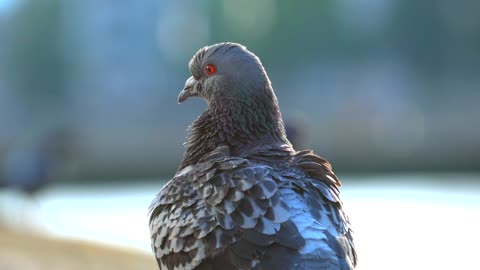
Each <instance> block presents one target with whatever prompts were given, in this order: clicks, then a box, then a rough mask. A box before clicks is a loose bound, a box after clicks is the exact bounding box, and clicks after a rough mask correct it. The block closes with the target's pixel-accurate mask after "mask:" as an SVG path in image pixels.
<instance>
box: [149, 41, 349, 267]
mask: <svg viewBox="0 0 480 270" xmlns="http://www.w3.org/2000/svg"><path fill="white" fill-rule="evenodd" d="M207 65H208V66H207ZM189 68H190V71H191V73H192V77H190V78H189V79H188V80H187V83H186V85H185V88H184V89H183V90H182V92H181V93H180V96H179V102H183V101H184V100H186V99H187V98H189V97H192V96H198V97H201V98H203V99H205V100H206V102H207V103H208V108H207V110H206V111H205V112H203V113H202V115H201V116H200V117H199V118H198V119H197V120H195V122H194V123H193V124H192V126H191V127H190V133H189V135H188V138H187V141H186V150H185V154H184V158H183V161H182V163H181V165H180V168H179V169H178V171H177V173H176V174H175V176H174V177H173V179H171V180H170V181H169V182H168V183H167V184H166V185H165V186H164V187H163V188H162V189H161V191H160V193H159V194H158V195H157V197H156V198H155V199H154V200H153V202H152V204H151V206H150V231H151V238H152V248H153V251H154V253H155V257H156V259H157V262H158V265H159V267H160V269H257V270H259V269H328V270H330V269H332V270H333V269H340V270H347V269H353V268H354V266H355V265H356V261H357V258H356V253H355V249H354V244H353V239H352V231H351V227H350V223H349V221H348V218H347V216H346V214H345V213H344V211H343V210H342V202H341V200H340V198H339V187H340V181H339V180H338V178H337V177H336V176H335V174H334V173H333V171H332V169H331V166H330V164H329V163H328V162H327V161H326V160H325V159H323V158H321V157H319V156H317V155H315V154H314V153H313V152H312V151H310V150H306V151H299V152H297V151H295V150H294V149H293V147H292V146H291V144H290V142H289V141H288V140H287V138H286V135H285V128H284V125H283V122H282V119H281V114H280V110H279V107H278V102H277V99H276V97H275V94H274V92H273V89H272V86H271V83H270V80H269V79H268V76H267V74H266V72H265V70H264V68H263V66H262V64H261V63H260V60H259V59H258V58H257V57H256V56H255V55H254V54H253V53H251V52H249V51H248V50H247V49H246V48H245V47H243V46H241V45H239V44H235V43H220V44H215V45H212V46H209V47H205V48H202V49H200V50H199V51H198V52H197V53H196V54H195V55H194V56H193V58H192V60H191V61H190V64H189Z"/></svg>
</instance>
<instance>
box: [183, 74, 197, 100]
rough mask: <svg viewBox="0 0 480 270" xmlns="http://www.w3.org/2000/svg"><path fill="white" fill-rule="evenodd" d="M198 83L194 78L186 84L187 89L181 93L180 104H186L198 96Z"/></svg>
mask: <svg viewBox="0 0 480 270" xmlns="http://www.w3.org/2000/svg"><path fill="white" fill-rule="evenodd" d="M196 83H197V80H195V78H194V77H193V76H192V77H190V78H188V80H187V81H186V82H185V87H184V88H183V90H182V91H181V92H180V95H178V103H182V102H184V101H185V100H187V99H188V98H189V97H196V96H198V93H197V91H196V87H195V84H196Z"/></svg>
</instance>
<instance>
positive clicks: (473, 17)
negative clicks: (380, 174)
mask: <svg viewBox="0 0 480 270" xmlns="http://www.w3.org/2000/svg"><path fill="white" fill-rule="evenodd" d="M2 2H4V3H7V2H8V4H3V5H2ZM479 3H480V2H478V1H456V2H453V1H447V0H426V1H413V0H407V1H405V0H389V1H380V0H358V1H357V0H343V1H333V0H328V1H287V0H265V1H254V0H248V1H235V0H225V1H220V0H212V1H207V0H203V1H157V0H147V1H142V2H141V3H139V2H136V1H133V0H126V1H120V2H119V1H114V0H107V1H94V0H85V1H80V0H72V1H61V0H38V1H37V0H0V124H1V126H0V162H1V163H2V164H10V163H9V161H8V160H11V158H10V157H12V155H15V154H14V153H17V152H18V151H24V149H30V150H28V151H34V150H33V149H45V148H44V147H41V145H43V144H44V142H45V141H49V143H48V144H49V145H50V144H51V143H52V142H51V140H50V139H45V138H57V137H58V136H55V135H50V134H58V133H61V134H63V135H62V136H60V137H61V139H59V140H58V144H59V145H61V147H60V148H61V149H62V150H61V151H60V152H61V154H55V155H50V154H45V155H46V156H49V158H48V160H49V162H46V163H45V164H47V163H48V164H49V165H48V168H45V170H47V171H50V173H48V175H54V176H50V178H54V179H55V180H58V181H73V180H75V181H77V180H82V181H85V180H96V179H121V178H123V179H131V178H136V177H152V178H153V177H167V176H171V175H172V174H173V172H174V171H175V169H176V167H177V164H178V162H179V160H180V158H181V152H182V146H181V143H182V141H183V139H184V137H185V134H186V133H185V129H186V127H187V126H188V124H190V123H191V122H192V121H193V120H194V119H195V117H196V116H197V115H198V114H199V113H200V112H201V111H202V109H203V108H204V107H205V104H204V103H203V102H201V101H199V100H193V101H189V102H187V103H186V104H182V105H181V106H178V105H177V104H176V96H177V95H178V92H179V91H180V89H181V88H182V87H183V85H184V80H185V79H186V78H187V77H188V76H189V75H188V69H187V63H188V60H189V59H190V57H191V56H192V55H193V54H194V53H195V51H196V50H197V49H199V48H200V47H202V46H205V45H208V44H212V43H215V42H220V41H233V42H240V43H242V44H244V45H246V46H247V47H248V48H249V49H250V50H252V51H253V52H255V53H256V54H257V55H258V56H259V57H260V58H261V59H262V62H263V63H264V65H265V67H266V69H267V72H268V73H269V75H270V78H271V80H272V82H273V85H274V88H275V90H276V92H277V94H278V97H279V100H280V104H281V107H282V112H283V115H284V118H285V120H286V122H287V123H288V125H289V127H290V129H291V131H293V132H294V134H297V138H296V139H297V140H296V142H295V143H296V144H297V145H298V146H299V147H300V148H302V147H307V148H313V149H315V150H316V151H317V153H319V154H321V155H323V156H325V157H326V158H327V159H329V160H330V161H331V162H332V163H333V164H334V169H335V170H336V171H337V172H346V171H355V172H377V171H447V170H454V171H459V170H462V171H464V170H478V169H480V162H479V161H478V160H479V158H480V154H479V153H480V151H479V150H480V125H479V118H480V107H479V106H478V103H479V102H480V90H479V85H480V76H479V75H480V19H479V18H478V15H477V11H478V10H479V8H480V4H479ZM54 144H55V141H54ZM47 148H48V147H47ZM25 151H26V150H25ZM35 151H36V150H35ZM47 152H48V151H47ZM18 164H22V163H21V162H20V163H18ZM52 164H54V165H52ZM55 164H56V165H55ZM7 167H8V166H7V165H2V166H1V168H2V169H0V172H1V175H2V177H3V178H6V177H7V175H8V173H6V171H7V170H10V169H5V168H7ZM50 167H51V168H52V169H50ZM53 168H55V169H53ZM52 171H54V173H52ZM4 180H5V179H4ZM4 182H5V181H4Z"/></svg>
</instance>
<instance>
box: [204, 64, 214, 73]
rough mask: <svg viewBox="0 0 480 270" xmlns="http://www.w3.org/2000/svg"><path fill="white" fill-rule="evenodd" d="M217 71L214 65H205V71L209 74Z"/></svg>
mask: <svg viewBox="0 0 480 270" xmlns="http://www.w3.org/2000/svg"><path fill="white" fill-rule="evenodd" d="M215 72H216V70H215V66H214V65H212V64H208V65H206V66H205V73H207V74H208V75H213V74H215Z"/></svg>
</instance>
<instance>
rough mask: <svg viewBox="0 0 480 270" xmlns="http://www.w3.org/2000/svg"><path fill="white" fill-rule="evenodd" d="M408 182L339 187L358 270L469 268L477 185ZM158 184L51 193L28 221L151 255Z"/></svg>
mask: <svg viewBox="0 0 480 270" xmlns="http://www.w3.org/2000/svg"><path fill="white" fill-rule="evenodd" d="M345 178H347V179H350V178H352V177H350V178H348V177H345ZM402 179H407V180H405V181H402ZM415 179H416V178H415V177H407V178H405V177H404V178H402V177H397V178H396V179H394V183H400V184H399V185H389V184H382V185H379V183H385V182H386V181H377V182H375V181H373V182H367V183H353V182H352V181H345V183H344V188H343V189H342V198H343V200H344V202H345V207H346V209H347V211H348V213H349V215H350V219H351V222H352V223H353V225H354V229H355V233H356V234H355V235H356V244H357V251H358V255H359V260H360V263H359V268H358V269H362V270H376V269H389V270H395V269H473V268H472V267H474V266H475V265H478V262H477V257H476V256H477V254H478V245H479V243H480V230H479V228H480V189H479V188H478V186H479V184H475V185H474V184H473V183H474V182H471V183H472V184H469V183H470V182H469V181H475V180H477V179H475V178H472V179H467V180H465V181H463V182H459V184H455V183H448V182H447V183H444V184H443V185H439V184H438V185H435V186H434V185H432V184H428V182H426V183H427V184H418V182H415ZM452 179H454V178H452ZM377 180H379V179H377ZM422 180H425V179H422ZM477 183H478V181H477ZM161 185H162V183H161V182H159V183H158V184H151V183H149V184H141V183H140V184H136V185H135V184H131V185H129V186H125V187H116V188H114V189H111V188H108V187H107V186H104V187H97V186H92V187H89V188H84V187H82V188H79V187H75V186H68V187H54V188H51V189H49V190H47V191H45V192H44V193H42V194H41V195H39V196H38V197H37V203H34V204H33V205H31V206H29V207H30V208H31V210H34V211H30V212H35V213H36V214H33V215H34V216H32V217H28V218H33V220H34V225H35V227H36V228H38V229H42V230H46V231H47V232H48V233H50V234H54V235H58V236H62V237H69V238H77V239H86V240H91V241H98V242H102V243H107V244H112V245H119V246H124V247H131V248H135V249H139V250H143V251H145V252H150V240H149V232H148V225H147V222H148V218H147V208H148V206H149V204H150V201H151V200H152V198H153V197H154V196H155V194H156V193H157V192H158V191H159V190H160V188H161ZM3 198H4V199H5V196H3ZM10 205H12V202H10ZM24 208H25V207H24ZM11 209H13V208H11ZM26 210H28V209H23V210H22V209H17V211H10V213H7V215H10V216H12V217H14V216H17V217H18V215H19V212H22V211H23V212H25V211H26ZM4 212H5V211H4ZM7 212H8V211H7ZM30 214H31V213H28V215H30ZM23 218H25V215H23ZM7 220H10V221H12V220H18V218H17V219H15V218H8V219H7Z"/></svg>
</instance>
